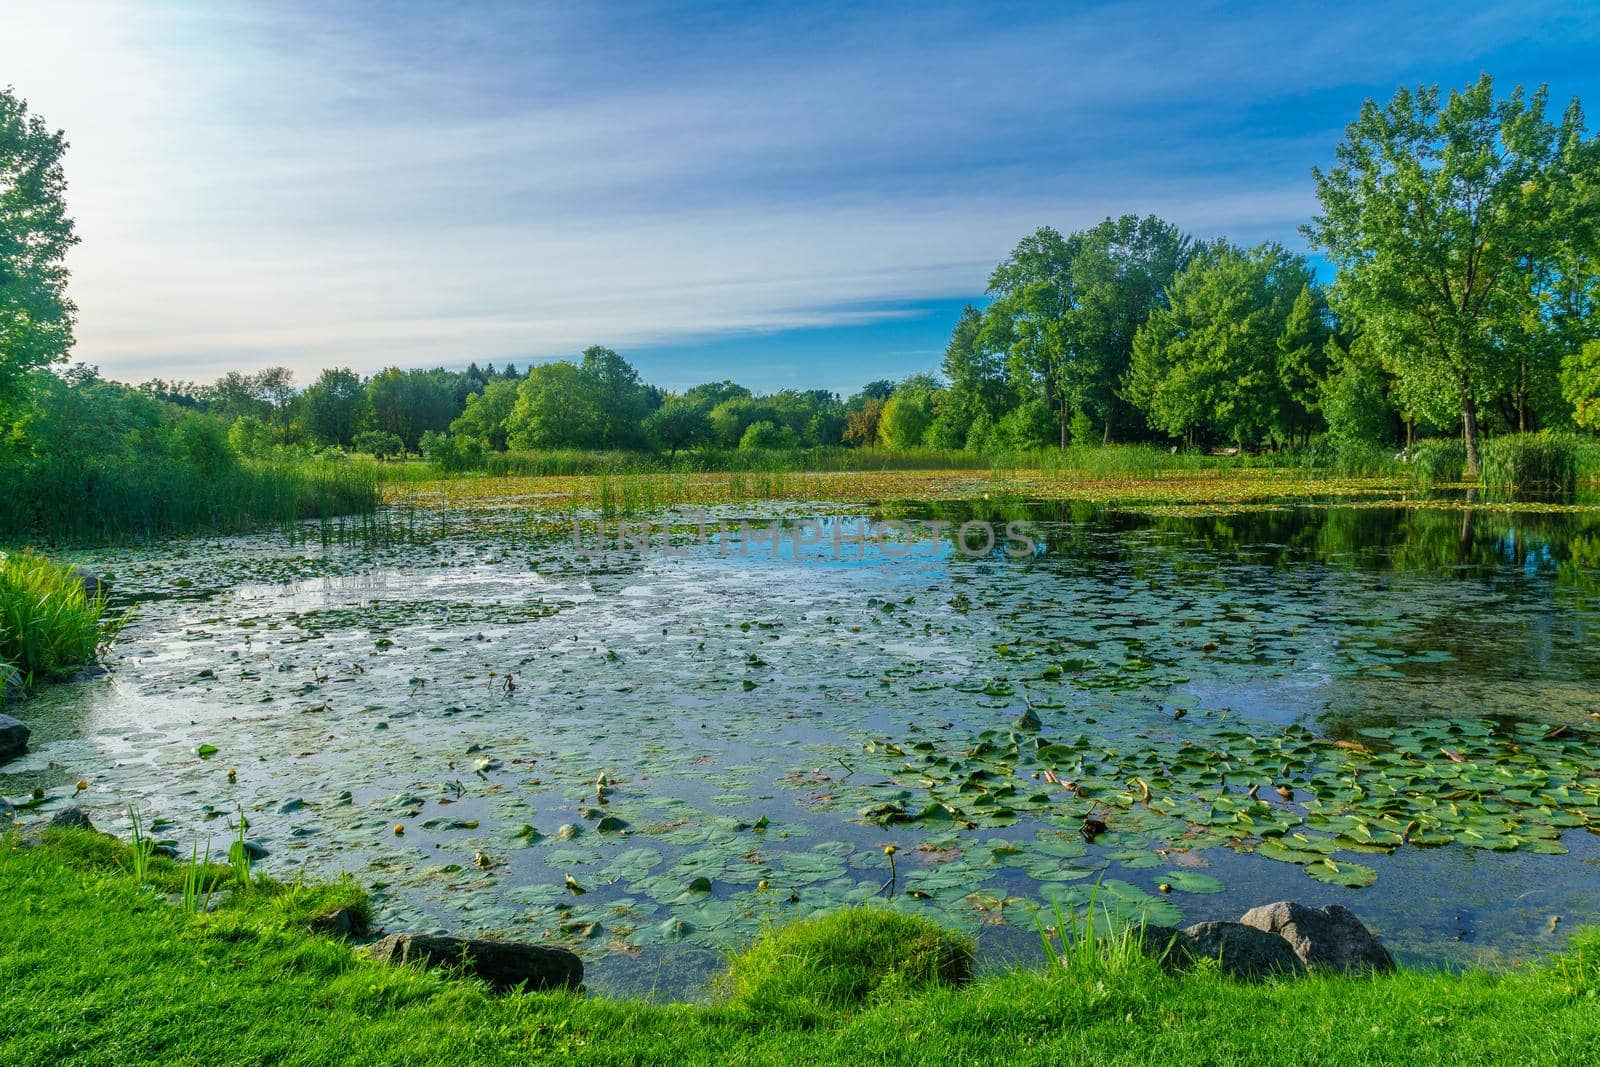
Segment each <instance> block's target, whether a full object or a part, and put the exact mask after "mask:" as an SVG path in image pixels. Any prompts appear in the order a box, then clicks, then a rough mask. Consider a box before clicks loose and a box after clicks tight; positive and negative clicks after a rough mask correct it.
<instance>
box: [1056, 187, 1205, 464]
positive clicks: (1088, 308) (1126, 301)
mask: <svg viewBox="0 0 1600 1067" xmlns="http://www.w3.org/2000/svg"><path fill="white" fill-rule="evenodd" d="M1069 244H1070V245H1071V247H1072V257H1071V265H1070V267H1069V275H1070V277H1071V280H1072V287H1071V299H1072V307H1071V310H1070V311H1069V312H1068V318H1067V353H1066V360H1065V362H1064V363H1063V367H1062V378H1063V381H1062V389H1063V393H1064V396H1065V400H1066V403H1067V405H1068V406H1070V407H1071V408H1073V409H1074V410H1076V411H1081V412H1084V413H1085V414H1087V415H1089V416H1091V417H1092V418H1093V419H1094V420H1095V421H1096V423H1097V424H1098V425H1099V426H1100V427H1101V440H1102V442H1103V443H1107V444H1109V443H1110V441H1111V438H1112V434H1113V433H1114V432H1115V428H1116V426H1117V423H1118V422H1119V421H1120V420H1121V418H1122V417H1123V414H1124V412H1123V406H1124V405H1123V398H1122V395H1121V391H1122V385H1123V380H1124V379H1125V378H1126V377H1127V374H1128V367H1129V365H1130V363H1131V362H1132V360H1133V337H1134V335H1135V334H1136V333H1138V332H1139V327H1140V326H1142V325H1144V322H1145V320H1146V319H1148V318H1149V317H1150V313H1151V312H1152V311H1154V310H1155V309H1157V308H1159V307H1163V306H1165V302H1166V296H1165V294H1166V290H1167V287H1168V286H1170V285H1171V284H1172V279H1173V278H1175V277H1177V274H1178V272H1179V271H1180V270H1182V269H1183V268H1184V266H1186V265H1187V264H1188V262H1189V258H1190V256H1191V255H1192V254H1193V251H1192V249H1193V242H1192V241H1191V240H1190V239H1189V238H1188V237H1187V236H1185V235H1184V234H1183V232H1182V231H1181V230H1179V229H1178V227H1176V226H1174V225H1172V224H1171V223H1169V222H1163V221H1162V220H1161V219H1158V218H1156V217H1155V216H1154V215H1146V216H1145V217H1143V218H1139V217H1138V216H1136V215H1123V216H1122V217H1121V218H1117V219H1106V220H1105V221H1103V222H1101V223H1100V224H1099V225H1098V226H1095V227H1093V228H1092V229H1088V230H1084V231H1083V232H1081V233H1078V234H1074V235H1073V236H1072V237H1071V238H1069Z"/></svg>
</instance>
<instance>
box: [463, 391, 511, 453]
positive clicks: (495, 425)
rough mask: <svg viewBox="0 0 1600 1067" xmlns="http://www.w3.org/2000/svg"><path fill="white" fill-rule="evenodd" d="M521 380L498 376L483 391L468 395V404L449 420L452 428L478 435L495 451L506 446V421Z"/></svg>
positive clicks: (467, 435) (477, 436) (465, 434)
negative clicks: (452, 419)
mask: <svg viewBox="0 0 1600 1067" xmlns="http://www.w3.org/2000/svg"><path fill="white" fill-rule="evenodd" d="M518 387H519V383H518V382H516V381H512V380H507V379H503V378H502V379H499V380H496V381H492V382H489V383H487V384H486V385H485V386H484V387H483V389H482V391H480V392H476V393H472V394H470V395H468V397H467V403H466V407H465V408H464V409H463V410H462V412H461V414H460V415H459V416H457V418H456V419H455V421H454V422H452V423H451V424H450V432H451V433H453V434H456V435H458V436H466V437H475V438H477V439H478V440H480V441H482V442H483V443H484V444H485V445H486V446H487V447H488V448H490V449H491V450H493V451H495V452H504V451H505V450H506V447H507V442H506V435H507V429H506V424H507V423H508V422H509V421H510V419H511V412H512V411H513V409H515V408H516V405H517V392H518Z"/></svg>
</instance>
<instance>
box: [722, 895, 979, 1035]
mask: <svg viewBox="0 0 1600 1067" xmlns="http://www.w3.org/2000/svg"><path fill="white" fill-rule="evenodd" d="M972 957H973V945H972V942H971V941H970V940H969V939H967V938H965V937H962V936H960V935H957V934H953V933H951V932H950V931H948V930H945V929H944V928H943V927H941V926H939V925H938V924H937V923H935V922H933V921H931V920H929V919H924V918H921V917H920V916H914V915H902V914H900V913H899V912H894V911H889V910H888V909H887V908H880V907H871V906H868V907H857V908H846V909H843V910H841V911H835V912H832V913H829V914H826V915H818V916H813V917H811V918H808V919H802V920H800V921H799V922H796V923H793V924H790V925H788V926H782V927H779V928H777V929H776V930H773V931H770V932H768V933H767V934H765V935H764V936H762V937H761V938H760V939H759V940H757V941H756V943H755V944H753V945H751V946H750V947H749V948H748V949H746V950H745V951H744V952H742V953H740V954H739V955H738V956H735V957H734V958H733V960H732V961H731V963H730V965H729V968H728V973H727V975H726V977H725V978H724V979H723V981H722V988H723V991H724V992H725V993H726V994H727V995H728V997H729V999H730V1000H731V1001H732V1002H733V1003H734V1004H736V1005H739V1006H741V1007H745V1008H748V1009H750V1011H751V1012H752V1013H753V1014H756V1015H759V1016H761V1017H764V1018H765V1017H769V1016H771V1015H773V1014H776V1015H780V1016H790V1017H794V1016H799V1017H801V1018H803V1019H810V1018H815V1017H816V1016H817V1015H819V1014H820V1013H822V1012H825V1011H829V1010H839V1009H847V1008H852V1007H857V1006H860V1005H862V1004H866V1003H868V1002H870V1001H878V1000H884V999H888V998H890V997H892V996H894V995H896V994H899V993H904V992H911V991H914V990H918V989H923V988H926V987H929V986H935V985H959V984H961V983H963V982H965V981H966V980H967V979H968V978H970V977H971V975H972Z"/></svg>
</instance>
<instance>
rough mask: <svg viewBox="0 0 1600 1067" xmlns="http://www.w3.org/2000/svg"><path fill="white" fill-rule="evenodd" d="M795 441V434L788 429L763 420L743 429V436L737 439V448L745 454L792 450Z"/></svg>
mask: <svg viewBox="0 0 1600 1067" xmlns="http://www.w3.org/2000/svg"><path fill="white" fill-rule="evenodd" d="M796 440H797V439H796V437H795V432H794V431H793V430H791V429H790V428H789V427H787V426H780V425H778V424H776V423H773V422H768V421H767V420H765V419H763V420H762V421H760V422H752V423H751V424H750V425H749V426H747V427H746V428H745V431H744V435H743V436H742V437H740V438H739V448H740V449H741V450H743V451H746V452H748V451H751V450H753V449H786V448H793V447H794V446H795V444H796Z"/></svg>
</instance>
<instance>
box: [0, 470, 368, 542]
mask: <svg viewBox="0 0 1600 1067" xmlns="http://www.w3.org/2000/svg"><path fill="white" fill-rule="evenodd" d="M378 499H379V480H378V468H377V465H376V464H372V463H365V462H359V461H347V462H329V461H326V460H320V459H312V460H295V461H277V460H269V461H255V460H244V461H241V462H239V463H237V464H232V465H229V466H227V467H224V468H222V469H220V470H215V471H203V470H200V469H199V468H196V467H193V466H190V465H188V464H184V463H179V462H175V461H173V460H171V459H169V458H166V457H162V456H151V457H141V458H137V459H132V460H130V459H125V458H118V457H110V458H106V459H104V460H101V461H96V460H94V459H92V458H91V459H85V458H84V457H53V458H51V459H50V460H47V461H45V462H41V463H30V464H8V465H4V466H0V535H4V536H10V537H14V538H19V539H29V538H44V539H53V540H60V541H69V542H86V541H89V542H104V541H127V540H142V539H147V538H152V537H161V536H166V535H171V534H182V533H190V532H196V531H211V532H218V533H236V532H241V531H245V530H250V529H254V528H256V527H260V526H265V525H271V524H274V523H279V522H287V521H291V520H296V519H312V518H321V517H326V516H332V515H347V514H356V513H363V512H369V511H371V510H373V509H374V508H375V507H377V504H378Z"/></svg>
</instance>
